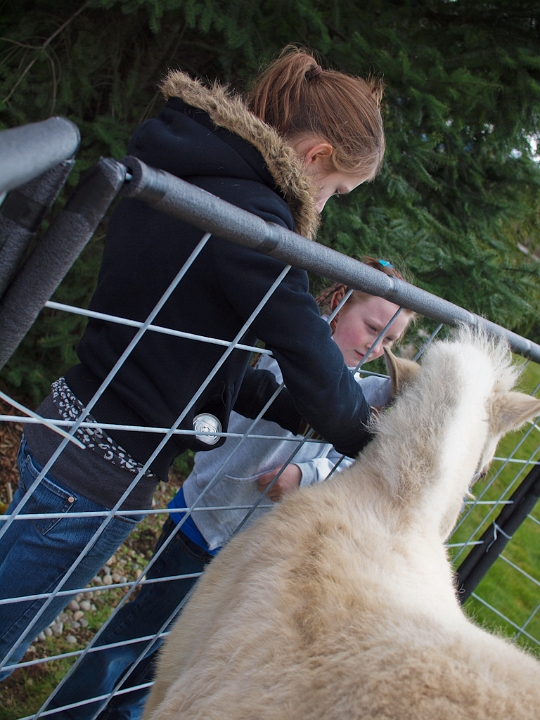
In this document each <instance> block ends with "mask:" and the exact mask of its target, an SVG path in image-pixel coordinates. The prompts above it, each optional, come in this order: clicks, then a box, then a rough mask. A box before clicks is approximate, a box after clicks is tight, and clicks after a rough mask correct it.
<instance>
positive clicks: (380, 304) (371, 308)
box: [333, 295, 410, 367]
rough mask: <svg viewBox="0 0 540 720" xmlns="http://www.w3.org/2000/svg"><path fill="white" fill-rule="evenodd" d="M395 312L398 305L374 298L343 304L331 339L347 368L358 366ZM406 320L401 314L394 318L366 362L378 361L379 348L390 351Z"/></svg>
mask: <svg viewBox="0 0 540 720" xmlns="http://www.w3.org/2000/svg"><path fill="white" fill-rule="evenodd" d="M398 310H399V306H398V305H394V303H391V302H389V301H388V300H385V299H384V298H381V297H376V296H375V295H371V296H369V297H367V298H362V299H361V300H358V301H356V300H352V301H349V302H347V303H345V305H344V306H343V307H342V308H341V310H340V311H339V313H338V314H337V316H336V318H335V321H337V323H336V325H335V330H334V335H333V338H334V340H335V342H336V344H337V346H338V347H339V349H340V350H341V352H342V354H343V359H344V360H345V364H346V365H347V366H348V367H356V366H357V365H358V363H359V362H360V361H361V360H362V358H363V357H364V355H366V353H367V351H368V350H369V349H370V348H371V347H372V346H373V344H374V343H375V341H376V340H377V338H378V336H379V334H380V333H381V332H382V331H383V330H384V328H385V327H386V326H387V325H388V323H389V322H390V320H391V319H392V318H393V317H394V315H395V314H396V312H397V311H398ZM409 320H410V317H409V315H408V314H407V313H405V312H401V313H400V314H399V315H398V316H397V318H396V319H395V320H394V322H393V323H392V325H391V326H390V327H389V328H388V330H387V331H386V333H385V335H384V336H383V337H382V338H381V339H380V340H379V341H378V342H377V344H376V345H375V346H374V347H373V349H372V351H371V353H370V356H369V358H368V362H370V361H371V360H375V359H376V358H378V357H381V355H382V354H383V348H385V347H387V348H390V347H392V344H393V343H394V341H395V340H397V338H398V337H400V336H401V334H402V333H403V332H404V331H405V328H406V327H407V325H408V324H409Z"/></svg>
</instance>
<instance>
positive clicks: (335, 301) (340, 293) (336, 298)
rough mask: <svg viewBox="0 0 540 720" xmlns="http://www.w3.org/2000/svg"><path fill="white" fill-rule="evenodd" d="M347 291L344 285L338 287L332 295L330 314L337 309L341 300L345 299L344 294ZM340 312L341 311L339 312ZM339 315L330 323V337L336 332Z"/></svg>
mask: <svg viewBox="0 0 540 720" xmlns="http://www.w3.org/2000/svg"><path fill="white" fill-rule="evenodd" d="M346 291H347V288H346V287H345V285H343V286H342V287H339V288H338V289H337V290H336V292H335V293H334V294H333V295H332V300H331V301H330V309H331V311H332V312H334V310H335V309H336V308H337V306H338V305H339V303H340V302H341V301H342V300H343V298H344V297H345V293H346ZM340 312H341V311H340ZM338 317H339V313H338V314H337V315H336V317H335V318H334V319H333V320H331V321H330V328H331V330H332V335H333V334H334V333H335V332H336V325H337V321H338Z"/></svg>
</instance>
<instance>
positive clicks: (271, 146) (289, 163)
mask: <svg viewBox="0 0 540 720" xmlns="http://www.w3.org/2000/svg"><path fill="white" fill-rule="evenodd" d="M161 91H162V93H163V95H164V96H165V98H167V99H169V98H173V97H177V98H181V99H182V100H183V101H184V102H185V103H186V104H187V105H190V106H192V107H195V108H198V109H200V110H203V111H204V112H206V113H207V114H208V116H209V117H210V119H211V120H212V122H213V123H214V125H216V126H218V127H222V128H225V129H226V130H229V131H230V132H233V133H235V134H236V135H239V136H240V137H241V138H242V139H244V140H246V141H247V142H249V143H250V144H251V145H253V146H254V147H255V148H256V149H257V150H258V151H259V152H260V154H261V155H262V157H263V158H264V161H265V163H266V165H267V167H268V170H269V172H270V174H271V175H272V177H273V179H274V181H275V183H276V185H277V186H278V187H279V189H280V190H281V192H282V194H283V196H284V198H285V200H286V201H287V204H288V205H289V208H290V210H291V213H292V215H293V219H294V223H295V227H296V232H298V233H299V234H300V235H304V237H307V238H314V237H315V235H316V232H317V226H318V224H319V213H318V212H317V210H316V208H315V199H314V188H313V183H312V182H311V180H310V178H309V177H308V175H307V174H306V172H305V170H304V169H303V167H302V163H301V162H300V161H299V160H298V158H297V156H296V155H295V153H294V151H293V150H292V148H290V147H289V146H288V145H287V144H286V143H285V142H284V141H283V139H282V138H281V137H280V136H279V134H278V133H277V132H276V131H275V130H274V129H273V128H272V127H270V125H267V124H266V123H264V122H263V121H262V120H260V119H259V118H258V117H256V116H255V115H254V114H253V113H252V112H251V111H250V110H249V109H248V108H247V106H246V104H245V102H244V101H243V100H242V98H240V97H239V96H238V95H231V94H230V93H229V92H228V90H227V88H226V87H224V86H222V85H219V84H218V83H214V85H212V87H210V88H207V87H205V86H204V85H202V84H201V83H200V82H199V81H198V80H193V79H192V78H190V77H189V75H187V74H186V73H184V72H182V71H180V70H173V71H172V72H170V73H169V75H168V76H167V77H166V78H165V80H164V81H163V82H162V83H161Z"/></svg>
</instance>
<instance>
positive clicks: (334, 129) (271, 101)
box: [248, 46, 385, 178]
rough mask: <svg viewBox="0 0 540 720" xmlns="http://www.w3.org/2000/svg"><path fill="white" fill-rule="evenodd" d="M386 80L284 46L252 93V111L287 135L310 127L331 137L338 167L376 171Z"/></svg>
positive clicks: (310, 130) (314, 132)
mask: <svg viewBox="0 0 540 720" xmlns="http://www.w3.org/2000/svg"><path fill="white" fill-rule="evenodd" d="M383 88H384V85H383V83H382V82H381V81H380V80H376V79H374V78H372V79H370V80H362V79H361V78H358V77H353V76H351V75H346V74H344V73H341V72H336V71H335V70H323V68H322V67H321V66H320V65H319V64H318V63H317V61H316V59H315V58H314V57H313V55H311V54H310V53H308V52H306V51H305V50H301V49H299V48H296V47H294V46H288V47H286V48H285V49H284V50H283V52H282V53H281V55H280V57H279V58H278V59H277V60H275V61H274V62H273V63H272V64H271V65H270V66H269V67H268V68H267V69H266V70H265V71H264V72H263V73H262V75H260V76H259V78H258V80H257V81H256V83H255V86H254V87H253V89H252V90H251V92H250V93H249V95H248V105H249V107H250V109H251V111H252V112H253V113H254V114H255V115H257V117H259V118H261V120H263V121H264V122H266V123H267V124H268V125H271V126H272V127H273V128H275V130H277V132H278V133H279V134H280V135H281V136H282V137H284V138H287V139H289V140H290V139H292V138H294V137H295V136H298V135H302V134H305V133H309V134H312V135H316V136H318V137H319V138H320V139H321V140H323V141H326V142H328V143H329V144H330V145H331V146H332V148H333V149H334V152H333V154H332V159H333V162H334V166H335V168H336V170H338V171H340V172H344V173H348V174H358V173H363V174H367V175H368V177H370V178H373V177H375V175H376V174H377V172H378V170H379V168H380V166H381V163H382V159H383V155H384V149H385V142H384V130H383V123H382V118H381V113H380V104H381V100H382V94H383Z"/></svg>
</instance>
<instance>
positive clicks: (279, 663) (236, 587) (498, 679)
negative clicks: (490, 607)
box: [144, 329, 540, 720]
mask: <svg viewBox="0 0 540 720" xmlns="http://www.w3.org/2000/svg"><path fill="white" fill-rule="evenodd" d="M411 365H412V364H411V363H409V364H407V363H406V362H404V361H399V360H397V359H394V361H393V366H394V373H395V374H396V375H397V379H398V382H399V380H400V378H401V381H405V385H404V387H403V390H402V392H401V393H400V397H399V398H398V400H397V402H396V403H395V405H394V406H393V408H392V409H391V410H390V411H389V412H388V413H386V414H384V415H383V416H382V417H381V418H380V419H379V420H378V422H377V430H378V432H377V436H376V438H375V440H373V442H372V443H371V444H370V445H369V446H368V447H367V448H366V450H365V451H364V453H363V454H362V455H361V456H360V458H359V459H358V460H357V462H356V463H354V465H353V466H352V467H351V468H350V469H348V470H346V471H344V472H343V473H341V474H340V475H339V476H335V477H334V478H333V479H330V480H329V481H328V482H326V483H323V484H321V485H318V486H315V487H309V488H306V489H304V490H300V491H298V492H295V493H293V494H291V495H290V496H288V497H287V498H286V499H285V500H284V502H283V503H281V504H280V505H279V506H277V507H276V508H275V509H274V510H273V511H272V512H271V513H268V515H267V516H266V517H265V518H264V519H261V520H260V521H258V522H257V523H255V524H254V526H253V527H252V528H251V529H249V530H248V531H246V532H245V533H243V534H240V535H239V536H237V537H236V538H235V539H234V540H233V541H232V542H231V543H230V544H229V545H228V546H227V547H226V548H225V549H224V550H223V551H222V552H221V553H220V555H219V557H218V558H217V559H216V560H215V561H213V562H212V563H211V565H210V567H209V568H208V569H207V570H206V571H205V573H204V576H203V578H202V579H201V581H200V583H199V586H198V588H197V590H196V592H195V593H194V595H193V597H192V599H191V600H190V602H189V603H188V604H187V606H186V607H185V609H184V611H183V612H182V614H181V617H180V619H179V621H178V622H177V624H176V625H175V627H174V629H173V630H172V633H171V635H170V636H169V638H168V639H167V641H166V643H165V646H164V649H163V652H162V655H161V660H160V663H159V666H158V670H157V680H156V683H155V686H154V689H153V691H152V694H151V696H150V699H149V701H148V703H147V707H146V712H145V716H144V717H145V720H149V719H150V718H151V720H173V719H174V720H196V719H200V720H233V719H234V720H278V719H279V720H289V719H290V720H293V719H294V720H315V719H321V720H323V719H324V720H348V719H350V718H388V719H390V718H391V719H392V720H398V719H399V720H460V719H464V718H467V720H470V719H471V718H474V719H477V720H478V719H482V720H509V719H516V720H517V718H519V719H520V720H532V719H533V718H535V719H537V718H539V717H540V663H539V662H538V661H537V660H535V659H534V658H533V657H531V656H529V655H527V654H526V653H525V652H523V651H522V650H520V649H518V648H517V647H515V646H513V645H512V644H510V643H509V642H507V641H505V640H503V639H501V638H499V637H495V636H493V635H491V634H490V633H488V632H486V631H484V630H482V629H480V628H478V627H476V626H475V625H473V624H472V623H471V622H470V621H469V620H468V619H467V618H466V616H465V615H464V613H463V611H462V609H461V607H460V604H459V602H458V600H457V598H456V591H455V588H454V582H453V574H452V569H451V566H450V563H449V561H448V557H447V552H446V550H445V547H444V540H445V538H447V536H448V535H449V533H450V531H451V529H452V528H453V526H454V524H455V521H456V519H457V516H458V514H459V511H460V508H461V505H462V501H463V497H464V496H465V494H466V493H467V491H468V488H469V484H470V482H471V478H472V477H473V475H474V474H475V471H477V470H479V469H481V468H482V467H483V466H484V465H485V463H486V462H487V461H488V460H490V459H491V457H492V455H493V453H494V449H495V445H496V443H497V441H498V439H499V438H500V437H501V436H502V435H503V434H504V433H505V432H507V431H509V430H510V429H513V428H515V427H517V426H520V425H522V424H523V423H524V422H525V421H526V420H527V419H529V418H530V417H533V416H535V415H537V414H538V413H539V412H540V401H539V400H535V399H534V398H531V397H529V396H527V395H523V394H521V393H514V392H510V390H511V388H512V386H513V385H514V382H515V380H516V377H517V371H516V370H515V368H513V367H511V364H510V353H509V351H508V349H507V348H506V346H505V345H504V344H502V343H494V342H492V341H489V340H487V339H486V338H485V337H479V336H477V335H475V334H473V333H471V332H470V331H468V330H466V329H462V330H461V331H460V332H459V334H458V336H457V339H454V340H451V341H445V342H437V343H434V344H433V345H432V346H431V347H430V348H429V349H428V351H427V353H426V356H425V359H424V360H423V363H422V366H421V368H420V370H419V371H418V373H417V372H416V370H415V369H414V368H412V367H411ZM415 367H417V366H415Z"/></svg>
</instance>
